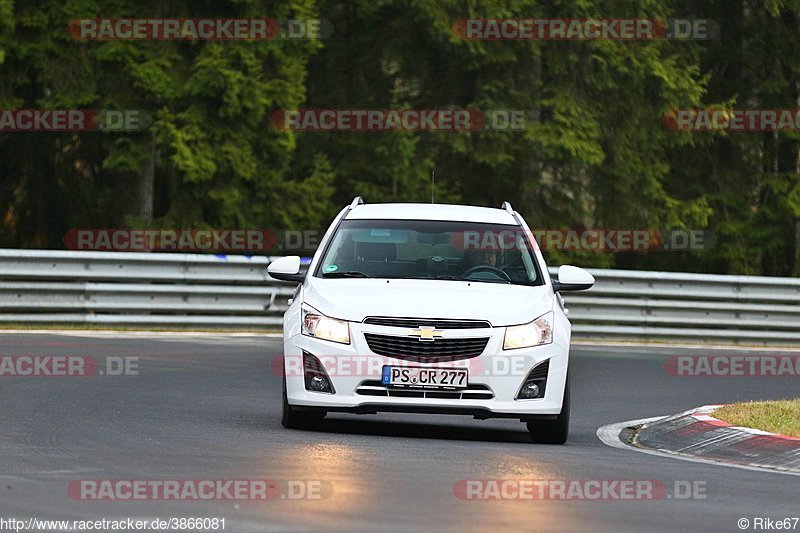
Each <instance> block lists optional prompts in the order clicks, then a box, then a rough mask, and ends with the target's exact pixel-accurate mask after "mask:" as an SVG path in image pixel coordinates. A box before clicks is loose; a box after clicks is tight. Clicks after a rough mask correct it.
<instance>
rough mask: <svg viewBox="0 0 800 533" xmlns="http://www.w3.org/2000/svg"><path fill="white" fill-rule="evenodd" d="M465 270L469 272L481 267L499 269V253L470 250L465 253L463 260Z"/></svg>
mask: <svg viewBox="0 0 800 533" xmlns="http://www.w3.org/2000/svg"><path fill="white" fill-rule="evenodd" d="M462 264H463V266H464V268H463V270H468V269H470V268H474V267H476V266H480V265H488V266H492V267H495V268H497V252H493V251H487V250H468V251H466V252H464V259H463V260H462Z"/></svg>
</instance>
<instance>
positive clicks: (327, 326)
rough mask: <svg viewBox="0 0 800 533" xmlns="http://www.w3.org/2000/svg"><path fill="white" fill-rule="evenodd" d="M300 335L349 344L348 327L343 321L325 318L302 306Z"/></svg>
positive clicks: (310, 308) (315, 311) (314, 310)
mask: <svg viewBox="0 0 800 533" xmlns="http://www.w3.org/2000/svg"><path fill="white" fill-rule="evenodd" d="M302 311H303V315H302V316H303V319H302V320H303V324H302V327H301V333H302V334H303V335H307V336H309V337H316V338H317V339H324V340H326V341H333V342H339V343H342V344H350V325H349V324H348V323H347V321H345V320H337V319H335V318H331V317H329V316H325V315H323V314H322V313H320V312H319V311H317V310H316V309H314V308H312V307H307V306H305V305H304V306H303V308H302Z"/></svg>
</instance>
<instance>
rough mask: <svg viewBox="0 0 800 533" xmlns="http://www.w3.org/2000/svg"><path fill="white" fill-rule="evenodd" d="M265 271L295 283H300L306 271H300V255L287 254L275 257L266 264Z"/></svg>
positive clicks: (277, 277) (272, 275)
mask: <svg viewBox="0 0 800 533" xmlns="http://www.w3.org/2000/svg"><path fill="white" fill-rule="evenodd" d="M267 273H268V274H269V275H270V276H271V277H273V278H275V279H279V280H281V281H294V282H295V283H302V282H303V280H304V279H305V277H306V273H305V272H304V273H302V274H301V273H300V256H299V255H289V256H286V257H281V258H280V259H276V260H275V261H273V262H272V263H270V264H269V266H267Z"/></svg>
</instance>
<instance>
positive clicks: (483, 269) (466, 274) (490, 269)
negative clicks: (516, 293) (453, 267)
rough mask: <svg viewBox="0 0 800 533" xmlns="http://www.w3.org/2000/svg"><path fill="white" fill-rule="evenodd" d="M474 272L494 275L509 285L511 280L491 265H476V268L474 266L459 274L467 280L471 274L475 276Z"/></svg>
mask: <svg viewBox="0 0 800 533" xmlns="http://www.w3.org/2000/svg"><path fill="white" fill-rule="evenodd" d="M476 272H491V273H492V274H494V275H495V276H497V277H498V278H500V279H502V280H505V281H507V282H509V283H511V278H510V277H509V276H508V274H506V273H505V272H503V271H502V270H500V269H499V268H497V267H493V266H492V265H477V266H474V267H472V268H470V269H468V270H467V271H466V272H464V273H463V274H461V277H464V278H467V277H469V276H470V275H471V274H475V273H476Z"/></svg>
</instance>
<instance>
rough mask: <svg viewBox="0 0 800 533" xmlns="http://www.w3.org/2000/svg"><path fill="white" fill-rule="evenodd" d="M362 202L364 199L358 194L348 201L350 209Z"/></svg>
mask: <svg viewBox="0 0 800 533" xmlns="http://www.w3.org/2000/svg"><path fill="white" fill-rule="evenodd" d="M363 203H364V199H363V198H361V197H360V196H356V197H355V198H353V201H352V202H350V209H355V207H356V206H357V205H362V204H363Z"/></svg>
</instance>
